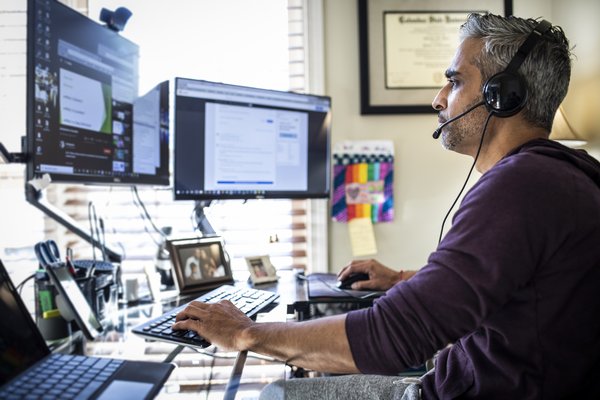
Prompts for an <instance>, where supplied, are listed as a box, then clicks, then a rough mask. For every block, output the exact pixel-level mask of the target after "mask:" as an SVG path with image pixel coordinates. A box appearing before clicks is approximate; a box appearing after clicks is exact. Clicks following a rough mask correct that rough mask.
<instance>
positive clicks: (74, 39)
mask: <svg viewBox="0 0 600 400" xmlns="http://www.w3.org/2000/svg"><path fill="white" fill-rule="evenodd" d="M27 18H28V21H27V26H28V30H27V46H28V47H27V149H26V153H27V155H28V160H29V161H28V166H27V177H28V179H32V178H34V177H40V176H42V175H44V174H49V175H50V177H51V179H52V181H60V182H80V183H90V184H94V183H99V184H134V185H135V184H152V185H168V184H169V148H168V146H169V85H168V82H163V83H161V84H159V85H158V86H157V87H155V88H154V89H152V90H150V91H149V93H147V94H146V95H144V96H142V97H138V59H139V49H138V46H137V45H136V44H134V43H132V42H130V41H129V40H127V39H125V38H123V37H122V36H120V35H119V34H118V33H117V32H114V31H112V30H110V29H108V28H107V27H105V26H102V25H100V24H98V23H96V22H94V21H92V20H91V19H89V18H87V17H85V16H84V15H82V14H80V13H79V12H77V11H75V10H73V9H71V8H69V7H67V6H65V5H63V4H61V3H59V2H58V1H55V0H29V2H28V16H27Z"/></svg>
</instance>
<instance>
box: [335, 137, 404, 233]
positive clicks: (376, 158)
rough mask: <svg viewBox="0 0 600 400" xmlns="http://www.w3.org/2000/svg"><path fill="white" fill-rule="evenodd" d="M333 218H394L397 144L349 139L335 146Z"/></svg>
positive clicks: (381, 220) (389, 219) (387, 220)
mask: <svg viewBox="0 0 600 400" xmlns="http://www.w3.org/2000/svg"><path fill="white" fill-rule="evenodd" d="M333 164H334V165H333V199H332V210H331V215H332V219H333V220H334V221H338V222H348V221H351V220H352V219H354V218H370V219H371V222H373V223H376V222H390V221H392V220H393V219H394V195H393V182H394V147H393V143H392V142H391V141H346V142H342V143H339V144H337V145H336V146H335V147H334V149H333Z"/></svg>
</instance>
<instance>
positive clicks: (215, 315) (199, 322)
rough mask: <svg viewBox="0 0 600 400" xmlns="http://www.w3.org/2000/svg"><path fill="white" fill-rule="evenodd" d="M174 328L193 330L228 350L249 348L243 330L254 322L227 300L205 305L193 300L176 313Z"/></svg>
mask: <svg viewBox="0 0 600 400" xmlns="http://www.w3.org/2000/svg"><path fill="white" fill-rule="evenodd" d="M175 321H176V322H175V324H173V329H176V330H177V329H186V330H192V331H196V332H197V333H198V335H200V336H202V337H203V338H205V339H206V340H208V341H209V342H211V343H212V344H214V345H216V346H218V347H223V348H224V349H227V350H233V351H242V350H248V347H249V345H250V344H249V343H247V341H245V340H244V339H243V338H244V332H245V330H246V329H247V328H249V327H251V326H252V325H254V321H252V320H251V319H250V318H248V317H247V316H246V315H245V314H244V313H243V312H241V311H240V310H239V309H238V308H237V307H236V306H234V305H233V303H232V302H230V301H229V300H221V301H219V302H218V303H213V304H208V303H201V302H198V301H192V302H191V303H190V304H188V306H187V307H186V308H185V309H183V311H181V312H179V313H178V314H177V316H176V318H175Z"/></svg>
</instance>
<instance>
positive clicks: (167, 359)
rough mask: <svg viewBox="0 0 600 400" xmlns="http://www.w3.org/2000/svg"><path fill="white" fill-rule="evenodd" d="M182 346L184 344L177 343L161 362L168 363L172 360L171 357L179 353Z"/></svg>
mask: <svg viewBox="0 0 600 400" xmlns="http://www.w3.org/2000/svg"><path fill="white" fill-rule="evenodd" d="M184 347H185V346H183V345H181V344H179V345H177V347H175V349H174V350H173V351H172V352H170V353H169V355H168V356H167V358H165V359H164V360H163V361H162V362H163V363H166V364H168V363H170V362H171V361H173V359H174V358H175V357H177V355H178V354H179V353H181V350H183V348H184Z"/></svg>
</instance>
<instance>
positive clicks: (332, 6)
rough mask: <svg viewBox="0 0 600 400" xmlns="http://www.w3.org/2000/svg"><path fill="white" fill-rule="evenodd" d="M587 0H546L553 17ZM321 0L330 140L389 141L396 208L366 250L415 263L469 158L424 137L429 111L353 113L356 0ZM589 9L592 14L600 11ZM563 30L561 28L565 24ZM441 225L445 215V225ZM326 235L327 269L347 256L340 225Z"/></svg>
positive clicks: (536, 1) (520, 4)
mask: <svg viewBox="0 0 600 400" xmlns="http://www.w3.org/2000/svg"><path fill="white" fill-rule="evenodd" d="M592 2H594V3H600V2H598V1H597V0H572V1H568V2H566V1H560V0H554V3H556V4H557V8H558V5H560V14H561V16H562V17H564V18H561V21H562V19H565V21H566V17H567V16H568V14H569V12H570V10H577V9H579V8H582V7H583V9H582V10H581V11H580V12H582V13H584V14H585V12H586V11H585V7H584V6H582V7H579V6H578V5H579V3H592ZM567 3H568V6H567V5H566V4H567ZM324 7H325V9H324V14H325V19H324V20H325V65H326V71H325V74H326V92H327V94H329V95H331V96H332V98H333V128H332V132H333V133H332V134H333V143H337V142H339V141H342V140H363V139H385V140H392V141H393V142H394V145H395V151H396V159H395V167H394V168H395V169H394V173H395V176H394V179H395V181H394V196H395V199H394V208H395V213H396V215H395V220H394V221H393V222H392V223H380V224H376V225H375V228H374V229H375V237H376V240H377V247H378V253H377V254H376V255H375V256H374V257H373V258H377V259H379V260H380V261H381V262H383V263H384V264H386V265H388V266H390V267H393V268H396V269H400V268H402V269H410V268H420V267H421V266H423V265H424V263H425V262H426V259H427V256H428V255H429V253H430V252H431V251H432V250H433V249H434V248H435V246H436V243H437V238H438V235H439V230H440V225H441V222H442V219H443V216H444V215H445V213H446V212H447V210H448V208H449V207H450V205H451V203H452V201H453V200H454V198H455V196H456V195H457V193H458V191H459V189H460V186H461V185H462V183H463V181H464V179H465V177H466V175H467V172H468V169H469V167H470V164H471V161H472V159H471V158H469V157H465V156H461V155H458V154H455V153H451V152H448V151H446V150H444V149H443V148H442V147H441V145H440V144H439V142H437V141H435V140H433V139H432V138H431V134H432V131H433V129H434V128H435V127H436V126H437V116H436V115H435V114H412V115H388V116H376V115H367V116H362V115H360V105H359V99H360V90H359V61H358V60H359V55H358V23H357V18H358V17H357V5H356V1H352V0H350V1H349V0H325V1H324ZM513 7H514V14H515V15H517V16H521V17H533V18H537V17H543V18H545V19H548V20H549V21H551V22H554V21H553V18H552V17H553V15H552V10H553V3H552V2H546V1H543V0H514V4H513ZM593 15H594V17H595V18H596V17H597V16H598V15H600V14H599V13H598V12H596V13H593ZM589 18H591V16H590V17H589ZM555 23H558V22H555ZM569 23H570V21H569ZM579 28H580V29H579V31H581V32H584V33H585V35H586V37H598V36H600V35H599V31H600V29H599V28H598V26H597V24H592V23H589V24H587V26H586V27H585V28H583V27H579ZM565 31H566V32H567V35H569V31H568V30H567V29H566V28H565ZM577 34H579V32H577ZM572 40H573V38H572ZM575 41H576V40H575ZM471 182H473V178H472V179H471ZM449 225H450V222H447V223H446V228H447V227H448V226H449ZM329 239H330V240H329V242H330V269H331V270H332V271H338V270H339V269H340V268H341V267H342V266H344V265H345V264H346V263H347V262H349V261H350V260H351V259H352V252H351V248H350V240H349V235H348V231H347V225H345V224H341V223H337V222H331V223H330V237H329Z"/></svg>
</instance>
